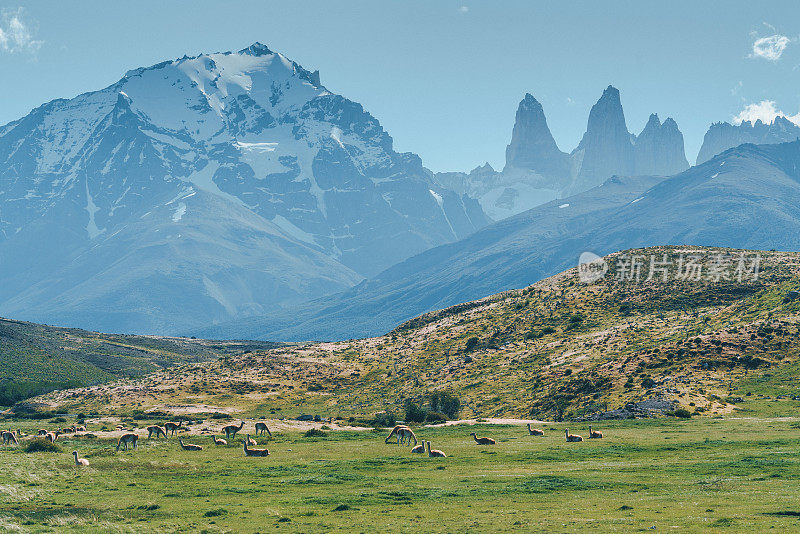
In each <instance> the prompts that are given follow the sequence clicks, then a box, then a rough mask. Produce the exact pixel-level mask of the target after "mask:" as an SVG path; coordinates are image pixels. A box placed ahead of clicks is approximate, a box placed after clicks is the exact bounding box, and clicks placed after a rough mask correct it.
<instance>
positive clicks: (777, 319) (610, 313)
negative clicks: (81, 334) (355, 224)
mask: <svg viewBox="0 0 800 534" xmlns="http://www.w3.org/2000/svg"><path fill="white" fill-rule="evenodd" d="M637 257H641V258H649V257H653V258H657V259H658V261H659V262H663V263H662V265H666V267H664V268H663V269H664V270H663V271H659V272H658V274H657V275H656V276H655V277H653V278H651V279H647V276H646V272H645V273H643V274H644V276H642V277H640V278H634V277H632V276H630V271H629V270H626V269H625V268H624V267H623V265H625V262H626V261H629V259H630V258H637ZM695 257H696V258H698V259H697V260H696V264H697V265H700V266H701V271H699V272H700V276H698V277H697V278H696V279H695V278H694V277H693V276H688V277H687V276H686V268H685V266H686V265H688V263H687V262H686V261H685V260H687V259H688V258H695ZM717 258H725V262H726V263H715V262H716V261H717V260H716V259H717ZM740 260H741V261H742V262H743V265H744V267H745V269H743V270H742V271H741V272H739V273H738V274H737V269H738V265H739V262H740ZM605 262H606V264H607V265H608V271H607V272H606V274H605V276H603V277H601V278H600V279H598V280H595V281H594V282H593V283H588V284H587V283H583V282H582V281H581V278H580V277H579V276H578V272H577V269H576V268H572V269H569V270H568V271H565V272H563V273H561V274H559V275H556V276H553V277H551V278H548V279H546V280H543V281H541V282H539V283H536V284H534V285H532V286H530V287H528V288H525V289H520V290H514V291H508V292H504V293H501V294H497V295H494V296H491V297H487V298H484V299H481V300H480V301H475V302H470V303H466V304H463V305H459V306H455V307H452V308H449V309H445V310H440V311H436V312H431V313H429V314H425V315H423V316H420V317H417V318H415V319H414V320H412V321H409V322H407V323H405V324H403V325H401V326H399V327H398V328H396V329H395V330H394V331H392V332H390V333H389V334H386V335H384V336H381V337H378V338H369V339H359V340H350V341H342V342H338V343H320V344H308V345H302V346H292V347H280V348H277V349H273V350H268V351H256V352H254V353H250V354H242V355H238V356H234V357H231V358H227V359H225V360H224V361H216V362H210V363H207V364H198V365H194V366H186V367H183V368H181V369H174V370H166V371H164V372H161V373H159V374H158V375H157V376H155V377H149V378H148V379H146V380H143V381H140V382H133V383H130V384H122V385H112V386H108V387H103V388H99V389H97V390H93V391H90V392H87V391H85V390H77V391H71V392H57V393H53V394H51V395H48V396H47V397H45V398H43V399H40V400H42V401H43V402H45V403H47V404H50V405H52V406H60V407H61V408H62V409H71V410H75V409H82V410H85V409H92V408H94V407H95V406H96V404H97V396H98V395H104V396H103V397H102V398H103V399H105V404H104V405H103V407H102V408H103V410H104V413H108V412H109V411H110V412H111V413H115V412H117V413H126V412H128V411H129V410H130V406H131V404H133V403H137V402H143V403H144V408H145V409H147V408H151V409H152V408H154V409H160V408H161V407H163V406H164V404H167V403H168V404H170V405H173V404H174V399H175V398H179V399H182V401H183V402H184V403H188V406H187V408H186V409H187V410H191V409H192V408H193V406H194V405H195V404H197V405H200V406H209V405H210V406H215V407H216V408H215V409H218V410H221V411H230V410H240V411H242V412H244V413H247V414H254V413H265V411H266V410H270V409H272V410H275V411H277V410H281V409H292V410H300V413H324V414H332V415H339V416H345V417H346V416H348V415H360V416H361V417H363V416H364V415H365V414H371V413H375V412H379V411H383V410H389V411H393V412H394V413H399V412H400V410H402V406H403V400H404V399H412V400H416V401H419V400H422V399H423V398H425V396H426V395H428V394H429V393H430V392H434V391H442V390H448V391H450V392H452V393H454V394H455V395H457V396H458V397H459V399H460V400H461V402H462V406H463V408H462V410H461V416H462V417H518V418H520V417H521V418H528V417H534V418H538V419H545V420H561V419H562V418H563V419H574V418H578V417H599V418H602V417H623V418H625V417H628V416H635V415H637V414H638V415H641V414H644V413H648V411H647V410H648V407H651V408H654V409H655V413H662V412H663V411H665V410H668V409H674V408H675V407H677V406H678V405H680V406H683V407H684V408H690V409H692V410H694V411H695V412H696V413H704V414H708V415H713V414H726V413H730V412H732V411H734V410H735V409H737V408H748V407H749V406H753V405H756V404H757V403H758V401H757V398H756V397H755V396H753V397H751V396H750V394H751V393H753V392H755V393H762V394H764V393H766V394H767V395H780V397H779V399H780V398H785V397H786V396H793V395H795V396H796V395H800V389H798V387H797V377H798V376H800V342H798V339H800V298H796V297H797V294H798V293H797V291H796V290H797V289H798V288H799V287H800V255H798V253H781V252H758V251H752V250H751V251H743V250H734V249H727V248H726V249H708V248H701V247H654V248H650V249H634V250H627V251H624V252H621V253H615V254H613V255H611V256H608V257H606V258H605ZM715 264H716V265H718V266H723V268H722V269H716V270H714V269H712V267H713V265H715ZM754 265H757V266H758V268H757V269H755V268H754ZM693 272H694V271H693ZM713 273H717V275H718V276H717V275H715V274H713ZM793 296H794V298H793ZM209 377H214V379H213V380H210V379H209ZM178 378H180V380H178ZM163 383H170V384H175V387H174V388H170V390H169V391H163V389H162V388H161V384H163ZM87 393H88V394H87ZM745 399H746V400H745ZM629 403H641V404H636V405H631V406H629V405H628V404H629ZM783 404H784V408H783V409H784V410H796V407H795V404H794V403H791V401H787V402H785V403H783ZM289 407H291V408H289ZM692 407H693V408H692ZM207 409H208V408H207ZM770 409H771V410H775V405H774V404H773V406H772V408H770Z"/></svg>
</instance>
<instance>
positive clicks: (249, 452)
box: [242, 434, 269, 456]
mask: <svg viewBox="0 0 800 534" xmlns="http://www.w3.org/2000/svg"><path fill="white" fill-rule="evenodd" d="M247 439H250V435H249V434H248V435H247ZM242 444H243V445H244V454H245V456H269V451H268V450H267V449H251V448H250V447H249V446H248V445H247V441H246V440H242Z"/></svg>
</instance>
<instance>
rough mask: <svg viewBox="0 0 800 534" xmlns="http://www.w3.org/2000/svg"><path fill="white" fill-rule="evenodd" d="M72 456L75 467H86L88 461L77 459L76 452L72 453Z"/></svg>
mask: <svg viewBox="0 0 800 534" xmlns="http://www.w3.org/2000/svg"><path fill="white" fill-rule="evenodd" d="M72 455H73V456H74V457H75V465H84V466H87V467H88V465H89V460H87V459H86V458H78V451H72Z"/></svg>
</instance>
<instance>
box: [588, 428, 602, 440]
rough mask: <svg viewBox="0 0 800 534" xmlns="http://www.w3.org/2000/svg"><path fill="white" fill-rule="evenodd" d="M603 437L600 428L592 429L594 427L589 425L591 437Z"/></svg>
mask: <svg viewBox="0 0 800 534" xmlns="http://www.w3.org/2000/svg"><path fill="white" fill-rule="evenodd" d="M602 437H603V433H602V432H600V431H598V430H592V427H591V426H589V439H600V438H602Z"/></svg>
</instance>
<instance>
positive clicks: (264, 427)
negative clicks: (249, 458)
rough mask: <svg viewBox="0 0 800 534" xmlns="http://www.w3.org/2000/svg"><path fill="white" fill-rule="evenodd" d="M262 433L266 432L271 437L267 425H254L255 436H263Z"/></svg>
mask: <svg viewBox="0 0 800 534" xmlns="http://www.w3.org/2000/svg"><path fill="white" fill-rule="evenodd" d="M264 432H266V433H267V434H268V435H269V437H272V432H270V431H269V427H267V423H262V422H261V421H259V422H258V423H256V436H258V435H259V434H263V433H264Z"/></svg>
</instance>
